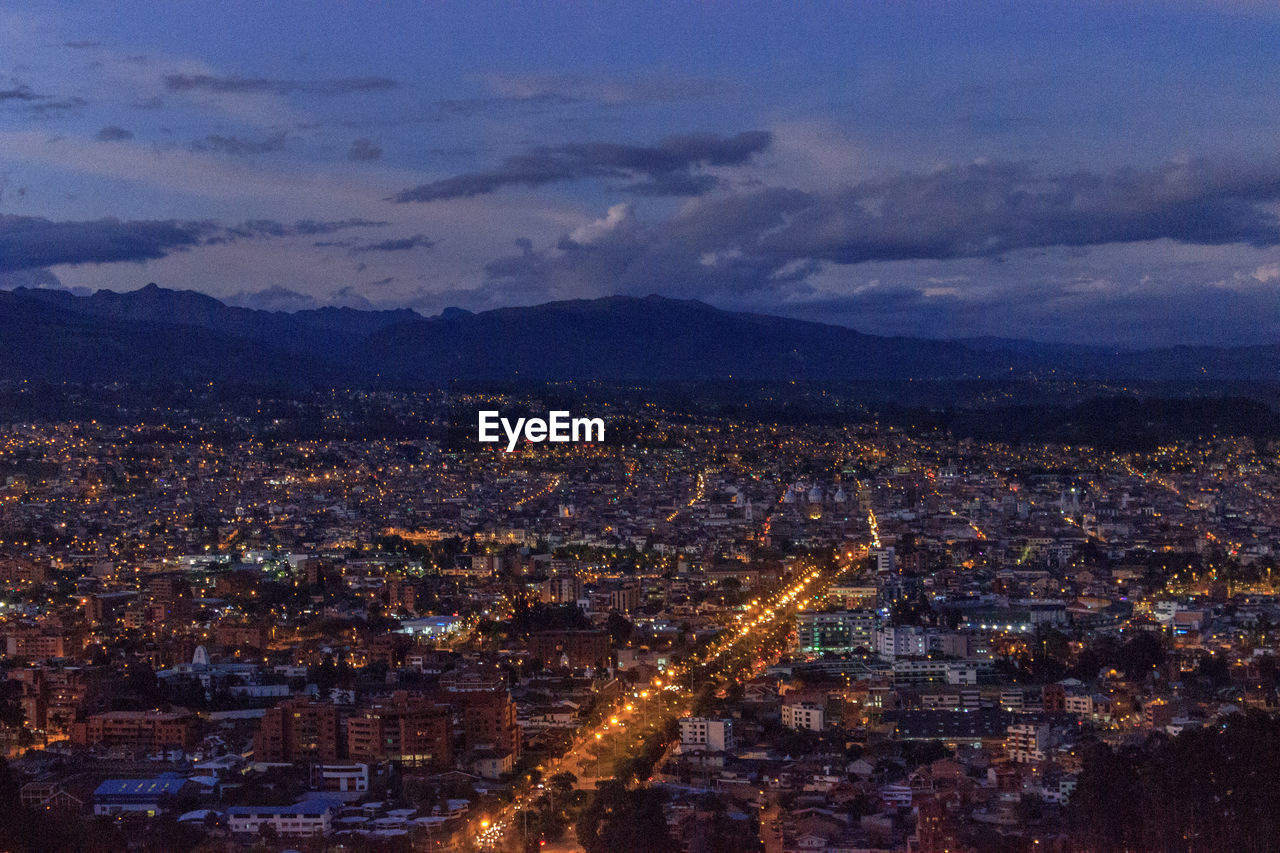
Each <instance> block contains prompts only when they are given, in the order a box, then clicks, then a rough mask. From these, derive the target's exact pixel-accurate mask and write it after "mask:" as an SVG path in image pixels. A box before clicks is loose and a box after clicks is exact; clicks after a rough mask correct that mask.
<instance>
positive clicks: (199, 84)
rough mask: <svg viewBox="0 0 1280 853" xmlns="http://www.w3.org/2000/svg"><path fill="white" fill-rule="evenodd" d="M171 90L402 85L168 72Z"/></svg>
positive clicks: (286, 91) (278, 91) (312, 90)
mask: <svg viewBox="0 0 1280 853" xmlns="http://www.w3.org/2000/svg"><path fill="white" fill-rule="evenodd" d="M164 85H165V88H167V89H168V90H169V91H170V92H212V93H215V94H268V95H295V94H297V95H350V94H357V93H360V92H377V91H382V90H386V89H394V88H395V87H396V86H398V85H400V84H399V83H397V82H396V81H395V80H390V79H388V78H386V77H343V78H339V79H334V80H273V79H268V78H265V77H216V76H213V75H211V74H169V75H166V76H165V78H164Z"/></svg>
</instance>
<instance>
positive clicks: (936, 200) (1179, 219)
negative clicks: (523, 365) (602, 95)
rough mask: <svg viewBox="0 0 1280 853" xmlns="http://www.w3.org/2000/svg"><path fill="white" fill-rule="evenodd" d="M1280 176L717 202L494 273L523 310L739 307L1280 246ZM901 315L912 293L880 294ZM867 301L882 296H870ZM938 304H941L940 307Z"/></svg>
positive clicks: (1182, 171) (1277, 171)
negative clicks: (1152, 251)
mask: <svg viewBox="0 0 1280 853" xmlns="http://www.w3.org/2000/svg"><path fill="white" fill-rule="evenodd" d="M1277 201H1280V163H1271V164H1267V165H1251V166H1240V165H1233V164H1226V163H1213V162H1209V161H1202V160H1197V161H1190V162H1180V163H1170V164H1166V165H1163V166H1159V167H1157V168H1152V169H1125V170H1120V171H1116V172H1109V173H1099V174H1095V173H1085V172H1077V173H1072V174H1068V175H1058V176H1052V175H1049V176H1046V175H1041V174H1039V173H1037V172H1036V171H1035V170H1034V169H1032V168H1031V167H1029V166H1027V165H1025V164H981V165H970V166H963V167H956V168H950V169H943V170H939V171H936V172H932V173H929V174H903V175H898V176H896V177H892V178H888V179H882V180H875V181H866V182H863V183H860V184H855V185H853V186H850V187H846V188H842V189H837V190H832V191H828V192H802V191H798V190H786V189H776V188H763V189H756V190H752V191H749V192H741V193H737V194H733V195H724V196H716V197H708V198H704V199H700V200H698V201H697V202H696V203H694V204H692V205H688V206H686V207H685V208H683V209H682V210H681V211H680V212H679V213H677V214H676V215H674V216H672V217H671V218H669V219H667V220H665V221H661V222H654V223H643V222H639V221H637V220H636V219H635V218H634V217H632V216H630V215H629V214H628V215H627V216H625V217H616V216H613V215H612V212H611V216H610V217H609V219H608V220H602V221H601V222H600V223H595V224H593V225H591V226H586V227H584V228H581V229H579V230H578V231H577V232H575V233H574V234H571V235H566V236H564V237H562V238H561V239H560V240H559V241H558V242H557V244H556V245H555V246H554V247H552V248H548V249H545V250H542V251H534V250H533V248H532V247H531V246H529V245H525V246H522V247H521V249H522V250H521V252H520V253H519V254H516V255H511V256H508V257H503V258H499V259H497V260H495V261H493V262H491V263H490V264H489V265H488V267H487V268H486V272H487V274H488V277H489V282H490V286H491V287H493V288H501V289H503V290H504V291H505V292H507V293H510V294H518V295H520V296H521V297H522V298H523V297H524V296H526V295H529V294H532V295H534V298H543V297H548V298H553V297H560V296H566V295H599V294H604V293H617V292H623V293H636V294H644V293H650V292H655V291H656V292H663V293H670V294H682V295H688V296H694V297H700V298H708V299H715V298H723V299H727V300H742V299H745V298H755V296H756V295H764V294H770V295H771V296H770V298H772V299H774V300H775V301H778V300H780V299H781V298H782V297H783V296H789V297H790V296H797V295H800V296H803V295H804V289H805V288H807V287H809V286H810V285H808V284H807V283H806V282H807V281H808V280H809V279H810V278H811V277H812V275H813V274H814V273H815V272H816V271H817V270H819V269H821V268H822V267H823V266H825V265H856V264H869V263H886V262H904V261H947V260H956V259H965V258H976V259H987V260H989V261H997V260H1000V259H1002V258H1004V257H1006V256H1007V255H1008V254H1009V253H1012V252H1018V251H1024V252H1025V251H1031V252H1034V251H1040V250H1045V249H1048V248H1051V247H1067V248H1081V247H1098V246H1103V245H1106V244H1125V243H1149V242H1151V241H1157V240H1162V239H1163V240H1171V241H1176V242H1178V243H1184V244H1194V245H1202V246H1211V245H1224V244H1237V243H1238V244H1250V245H1253V246H1276V245H1280V222H1277V218H1276V215H1275V213H1274V212H1273V210H1272V209H1271V205H1273V204H1274V203H1275V202H1277ZM890 297H892V299H894V300H896V301H897V304H898V305H899V307H902V306H903V305H906V304H907V302H906V301H904V300H907V301H909V300H911V299H918V298H920V296H919V293H918V292H916V291H910V292H908V291H903V292H900V293H890V292H888V291H882V292H880V293H879V294H877V296H876V298H881V299H884V298H890ZM867 298H871V297H870V296H868V297H867ZM930 304H935V305H936V304H939V303H938V299H937V298H934V299H933V300H932V302H931V303H930Z"/></svg>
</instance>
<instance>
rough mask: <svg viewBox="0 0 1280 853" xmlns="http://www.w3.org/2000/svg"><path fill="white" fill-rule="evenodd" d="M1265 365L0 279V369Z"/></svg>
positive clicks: (323, 376) (260, 377) (54, 375)
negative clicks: (79, 290) (1, 284)
mask: <svg viewBox="0 0 1280 853" xmlns="http://www.w3.org/2000/svg"><path fill="white" fill-rule="evenodd" d="M1026 376H1041V377H1046V378H1048V377H1053V378H1057V379H1063V378H1080V379H1090V380H1150V381H1183V380H1195V381H1204V380H1249V381H1268V382H1269V381H1274V380H1276V379H1278V378H1280V346H1255V347H1239V348H1219V347H1172V348H1164V349H1153V350H1114V349H1107V348H1101V347H1083V346H1064V345H1057V344H1048V345H1045V344H1036V343H1033V342H1028V341H1019V340H1004V339H994V338H983V339H975V340H972V341H939V340H924V339H915V338H905V337H883V336H876V335H868V334H864V333H861V332H857V331H854V330H853V329H849V328H845V327H842V326H830V325H825V324H822V323H813V322H808V321H803V320H792V319H787V318H782V317H774V316H768V315H760V314H745V313H737V312H730V311H722V310H720V309H717V308H713V307H711V306H709V305H706V304H705V303H701V302H695V301H688V300H675V299H667V298H663V297H658V296H649V297H644V298H635V297H625V296H611V297H606V298H603V299H594V300H571V301H565V302H551V303H546V304H544V305H537V306H533V307H528V308H502V309H497V310H493V311H485V312H481V313H477V314H472V313H470V312H466V311H461V310H455V309H450V310H447V311H445V312H444V313H443V314H441V315H440V316H437V317H423V316H422V315H419V314H417V313H415V312H413V311H410V310H407V309H401V310H397V311H359V310H354V309H350V308H320V309H310V310H305V311H298V312H294V313H287V312H282V311H261V310H256V309H250V308H237V307H231V306H228V305H225V304H223V303H222V302H219V301H218V300H217V299H214V298H213V297H210V296H206V295H204V294H200V293H196V292H193V291H177V290H169V289H166V288H161V287H157V286H155V285H148V286H147V287H145V288H142V289H141V290H136V291H131V292H126V293H115V292H112V291H105V290H104V291H98V292H97V293H95V294H93V295H91V296H76V295H73V294H71V293H67V292H65V291H55V290H32V289H18V290H14V291H7V292H5V291H0V378H5V379H40V380H44V381H76V382H82V381H88V382H99V381H119V382H167V381H177V382H190V381H232V382H258V383H261V384H267V385H280V386H285V387H288V386H294V385H296V386H298V387H324V386H332V385H343V384H345V385H361V386H388V387H434V386H439V385H441V384H445V383H448V382H450V381H454V380H500V381H505V380H515V381H523V380H528V381H554V380H587V379H593V380H608V381H624V382H640V383H642V382H658V381H680V380H704V381H705V380H729V379H734V380H762V381H787V380H796V381H891V380H904V381H905V380H913V381H921V380H930V381H959V380H966V381H973V380H983V381H990V380H997V379H1009V378H1015V377H1026Z"/></svg>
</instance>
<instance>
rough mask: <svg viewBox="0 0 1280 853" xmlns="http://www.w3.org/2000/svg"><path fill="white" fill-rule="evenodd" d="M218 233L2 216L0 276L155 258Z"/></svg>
mask: <svg viewBox="0 0 1280 853" xmlns="http://www.w3.org/2000/svg"><path fill="white" fill-rule="evenodd" d="M215 230H216V227H215V226H213V225H212V224H210V223H207V222H181V221H178V220H159V221H131V222H125V221H121V220H119V219H98V220H92V221H83V222H53V221H50V220H48V219H43V218H40V217H34V216H4V215H0V272H15V271H18V270H27V269H37V268H40V267H51V266H56V265H58V264H105V263H115V262H119V261H147V260H154V259H156V258H163V257H164V256H165V255H167V254H169V253H170V252H173V251H178V250H182V249H187V248H190V247H192V246H195V245H198V244H199V243H200V242H201V241H202V240H203V239H204V238H205V237H207V236H208V235H209V234H210V233H212V232H213V231H215Z"/></svg>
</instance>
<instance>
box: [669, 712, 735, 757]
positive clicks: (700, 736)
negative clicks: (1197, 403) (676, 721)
mask: <svg viewBox="0 0 1280 853" xmlns="http://www.w3.org/2000/svg"><path fill="white" fill-rule="evenodd" d="M680 749H681V750H682V751H684V752H726V751H728V750H730V749H733V721H732V720H712V719H709V718H707V717H685V718H683V719H681V720H680Z"/></svg>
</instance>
